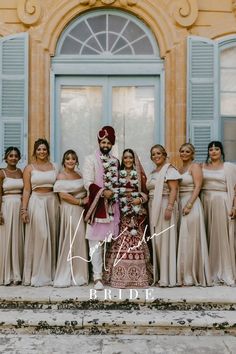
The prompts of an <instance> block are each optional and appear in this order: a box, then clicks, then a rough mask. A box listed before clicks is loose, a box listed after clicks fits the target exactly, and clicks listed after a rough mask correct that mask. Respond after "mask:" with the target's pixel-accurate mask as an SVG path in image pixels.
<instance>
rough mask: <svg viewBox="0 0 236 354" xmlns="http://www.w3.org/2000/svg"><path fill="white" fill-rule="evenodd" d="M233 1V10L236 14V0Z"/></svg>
mask: <svg viewBox="0 0 236 354" xmlns="http://www.w3.org/2000/svg"><path fill="white" fill-rule="evenodd" d="M232 1H233V4H232V8H233V12H234V14H235V16H236V0H232Z"/></svg>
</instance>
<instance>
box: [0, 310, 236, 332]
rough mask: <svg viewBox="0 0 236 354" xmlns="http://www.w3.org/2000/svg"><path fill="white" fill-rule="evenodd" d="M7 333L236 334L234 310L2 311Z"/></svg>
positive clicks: (1, 322)
mask: <svg viewBox="0 0 236 354" xmlns="http://www.w3.org/2000/svg"><path fill="white" fill-rule="evenodd" d="M0 333H2V334H3V333H4V334H16V333H18V334H20V333H21V334H25V333H26V334H109V335H111V334H112V335H115V334H132V335H134V334H139V335H146V334H149V335H151V334H153V335H154V334H156V335H157V334H162V335H163V334H168V335H181V334H185V335H193V334H194V335H203V334H206V333H207V334H220V335H223V334H230V335H234V336H235V335H236V312H235V311H160V310H156V309H152V310H150V309H145V311H136V310H132V311H124V310H123V311H120V310H110V311H108V310H107V311H105V310H97V311H94V310H86V311H83V310H80V311H78V310H39V309H37V310H0Z"/></svg>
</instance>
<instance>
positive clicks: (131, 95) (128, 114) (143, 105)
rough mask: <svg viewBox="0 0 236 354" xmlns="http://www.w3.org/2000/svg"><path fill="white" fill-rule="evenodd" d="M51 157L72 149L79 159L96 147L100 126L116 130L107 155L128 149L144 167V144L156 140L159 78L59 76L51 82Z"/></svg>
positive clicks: (147, 147)
mask: <svg viewBox="0 0 236 354" xmlns="http://www.w3.org/2000/svg"><path fill="white" fill-rule="evenodd" d="M56 88H57V89H56V107H57V109H56V110H57V117H60V118H59V119H57V121H56V124H55V126H56V129H55V134H56V135H55V140H56V146H57V148H56V152H57V154H56V160H61V156H62V154H63V153H64V151H65V150H67V149H69V148H72V149H74V150H75V151H77V152H78V154H79V159H80V162H81V165H82V164H83V161H84V157H85V156H86V155H88V154H89V153H92V152H93V151H94V150H95V149H96V148H97V137H96V136H97V132H98V130H99V128H100V127H101V126H102V125H112V126H113V127H114V128H115V131H116V137H117V140H116V144H115V146H114V148H113V154H114V155H115V156H117V157H118V158H120V157H121V154H122V151H123V149H124V148H132V149H134V150H135V151H136V152H137V153H138V155H139V156H140V158H141V161H142V163H143V165H144V167H145V170H146V171H149V170H150V169H151V168H152V164H151V162H150V158H149V150H150V147H151V146H152V145H153V144H154V143H157V142H162V141H161V135H162V132H161V131H160V122H159V120H160V119H159V116H160V94H159V77H150V78H145V77H144V78H143V77H111V76H110V77H108V76H107V77H74V76H73V77H71V78H70V77H60V78H58V79H57V84H56Z"/></svg>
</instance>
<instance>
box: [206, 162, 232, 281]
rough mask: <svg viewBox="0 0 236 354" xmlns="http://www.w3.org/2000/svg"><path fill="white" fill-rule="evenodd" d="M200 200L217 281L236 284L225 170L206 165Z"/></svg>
mask: <svg viewBox="0 0 236 354" xmlns="http://www.w3.org/2000/svg"><path fill="white" fill-rule="evenodd" d="M201 199H202V204H203V209H204V214H205V225H206V232H207V241H208V246H209V261H210V268H211V273H212V280H213V282H214V283H216V284H217V283H225V284H227V285H233V284H234V283H235V278H234V272H235V258H234V257H235V253H234V251H233V250H234V238H233V237H232V235H230V233H229V227H230V223H231V222H234V221H233V220H230V218H229V215H228V210H227V183H226V175H225V171H224V169H220V170H209V169H205V168H203V187H202V193H201Z"/></svg>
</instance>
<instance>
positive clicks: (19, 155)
mask: <svg viewBox="0 0 236 354" xmlns="http://www.w3.org/2000/svg"><path fill="white" fill-rule="evenodd" d="M12 151H16V153H17V155H18V158H19V160H20V159H21V153H20V150H19V149H18V148H17V147H16V146H9V147H8V148H6V151H5V155H4V160H5V161H6V159H7V156H8V155H9V154H10V153H11V152H12Z"/></svg>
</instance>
